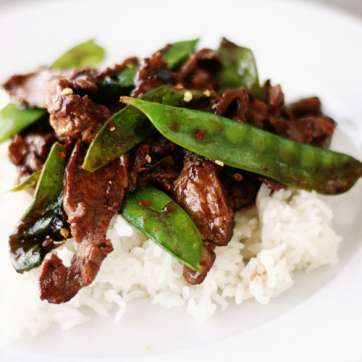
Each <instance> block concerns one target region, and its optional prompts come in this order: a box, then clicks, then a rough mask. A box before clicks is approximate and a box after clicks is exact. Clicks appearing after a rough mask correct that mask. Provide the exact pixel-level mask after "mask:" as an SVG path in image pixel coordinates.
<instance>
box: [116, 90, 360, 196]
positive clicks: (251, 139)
mask: <svg viewBox="0 0 362 362" xmlns="http://www.w3.org/2000/svg"><path fill="white" fill-rule="evenodd" d="M122 101H123V102H125V103H128V104H130V105H132V106H134V107H136V108H138V109H139V110H140V111H142V112H143V113H144V114H145V115H146V116H147V117H148V118H149V119H150V121H151V122H152V123H153V124H154V126H155V127H156V128H157V129H158V130H159V131H160V132H161V133H162V134H163V135H164V136H165V137H166V138H168V139H169V140H171V141H172V142H174V143H176V144H178V145H180V146H182V147H185V148H187V149H188V150H191V151H193V152H196V153H198V154H200V155H202V156H204V157H208V158H210V159H212V160H218V161H221V162H223V163H224V164H225V165H228V166H231V167H235V168H238V169H243V170H247V171H251V172H254V173H257V174H261V175H264V176H268V177H271V178H272V179H275V180H277V181H279V182H281V183H282V184H284V185H287V186H291V187H295V188H300V189H305V190H315V191H317V192H319V193H321V194H331V195H332V194H339V193H342V192H345V191H347V190H349V189H350V188H351V187H352V186H353V185H354V184H355V182H356V181H357V180H358V178H359V177H361V175H362V163H361V162H359V161H358V160H356V159H355V158H353V157H351V156H348V155H345V154H342V153H338V152H334V151H331V150H327V149H323V148H319V147H315V146H310V145H306V144H303V143H299V142H295V141H291V140H288V139H285V138H282V137H279V136H276V135H274V134H272V133H269V132H266V131H263V130H260V129H258V128H256V127H252V126H249V125H247V124H242V123H239V122H235V121H233V120H230V119H228V118H224V117H220V116H217V115H213V114H210V113H205V112H200V111H194V110H190V109H183V108H176V107H170V106H166V105H162V104H156V103H151V102H145V101H142V100H140V99H134V98H129V97H123V99H122Z"/></svg>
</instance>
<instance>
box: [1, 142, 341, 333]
mask: <svg viewBox="0 0 362 362" xmlns="http://www.w3.org/2000/svg"><path fill="white" fill-rule="evenodd" d="M5 147H6V145H4V146H1V148H0V162H1V164H2V170H3V175H6V178H5V177H3V179H2V180H1V185H0V186H1V194H3V192H4V191H6V190H8V189H9V188H10V187H11V186H10V184H11V182H9V180H13V178H14V177H15V175H16V173H15V171H14V167H13V166H12V165H11V164H10V163H9V162H8V161H7V160H6V154H5V153H6V149H5ZM1 197H2V199H1V201H0V209H1V210H2V216H1V217H2V218H4V211H5V212H6V217H7V218H6V225H1V226H2V231H1V238H2V239H3V240H2V243H0V278H1V279H0V296H1V298H0V320H1V327H3V326H6V337H7V338H11V339H16V338H19V337H20V335H21V333H22V332H23V331H24V330H28V331H29V332H30V333H31V334H32V335H37V334H39V333H40V332H41V331H45V330H46V329H48V328H49V327H50V326H51V325H52V324H58V325H59V326H60V327H61V328H62V329H63V330H67V329H70V328H72V327H74V326H75V325H78V324H82V323H85V322H88V321H90V320H91V317H90V316H88V315H87V312H88V313H89V309H87V308H83V307H84V306H87V307H89V308H91V309H93V310H94V311H95V312H96V313H98V314H99V315H101V316H104V317H107V316H109V315H110V312H111V311H113V310H114V309H117V312H116V316H115V319H114V323H118V322H120V323H121V318H122V316H123V315H124V313H125V312H126V308H127V303H129V302H131V301H132V300H133V299H137V298H149V299H150V301H151V303H152V304H159V305H161V306H162V307H165V308H174V307H179V308H184V310H185V311H187V312H188V313H190V314H191V315H192V316H193V317H195V318H197V319H201V320H206V319H208V318H210V317H212V316H213V315H214V314H215V312H216V311H217V310H218V309H220V310H222V311H223V310H225V309H226V308H228V305H229V304H230V303H232V302H233V301H234V302H235V303H236V304H237V305H240V304H242V302H243V301H244V300H246V299H250V298H255V300H256V301H257V302H259V303H262V304H266V303H268V302H269V301H270V299H271V298H273V297H276V296H278V295H279V294H280V293H282V292H283V291H285V290H287V289H288V288H290V287H291V286H292V284H293V276H294V271H295V270H305V271H307V272H310V271H312V270H313V269H315V268H317V267H319V266H321V265H325V264H335V263H337V262H338V256H337V249H338V246H339V243H340V242H341V240H342V238H341V237H340V236H337V235H336V234H335V232H334V231H333V230H332V229H331V227H330V225H331V220H332V217H333V215H332V211H331V209H330V208H329V207H328V206H327V205H326V204H325V203H324V202H323V201H322V200H321V199H320V198H319V197H318V195H317V194H316V193H315V192H311V193H310V192H306V191H300V190H294V189H286V190H281V191H279V192H274V193H271V192H270V190H269V189H268V188H267V187H266V186H262V188H261V190H260V191H259V194H258V197H257V202H256V207H254V208H252V209H250V210H247V211H240V212H238V213H237V214H236V215H235V222H236V226H235V229H234V235H233V238H232V240H231V242H230V243H229V245H228V246H227V247H222V248H217V249H216V254H217V258H216V262H215V265H214V266H213V267H212V269H211V270H210V272H209V274H208V276H207V278H206V279H205V281H204V282H203V283H202V284H201V285H199V286H191V285H188V284H187V283H186V282H185V280H184V279H183V277H182V265H181V264H180V263H179V262H177V261H176V260H175V259H174V258H172V257H171V256H170V255H169V254H168V253H167V252H165V251H164V250H163V249H162V248H160V247H159V246H158V245H156V244H155V243H154V242H152V241H151V240H148V239H147V237H146V236H144V235H143V234H142V233H141V232H139V231H138V230H137V229H135V228H134V227H133V226H132V225H130V224H129V223H128V222H127V221H125V220H124V219H123V218H122V217H120V216H117V217H115V218H114V219H113V220H112V223H111V226H110V228H109V231H108V237H109V238H110V239H111V240H112V243H113V246H114V252H113V253H111V254H110V255H108V257H107V258H106V259H105V260H104V262H103V264H102V267H101V270H100V272H99V274H98V276H97V279H96V281H95V282H94V283H93V284H92V285H91V286H90V287H87V288H84V289H83V290H81V291H80V292H79V293H78V295H77V296H76V297H75V298H73V299H72V300H71V301H70V302H69V303H67V304H62V305H52V304H48V303H47V302H42V301H41V300H40V299H39V291H38V270H32V271H31V272H28V273H24V274H23V275H20V274H17V273H16V272H15V271H14V270H13V268H12V266H11V263H10V261H9V258H8V251H7V234H8V233H9V232H10V231H11V228H12V225H14V224H15V222H16V221H17V219H18V218H19V217H20V216H21V213H22V212H23V210H24V207H26V206H27V205H28V204H29V202H30V201H31V197H30V196H29V194H27V193H26V192H22V193H18V194H14V195H8V194H6V195H5V196H4V195H1ZM14 204H15V205H16V207H15V208H14ZM24 205H25V206H24ZM74 244H75V243H74V241H73V240H72V239H71V240H69V241H68V242H67V243H66V245H65V246H64V247H62V248H60V249H58V250H57V251H56V252H57V253H58V255H59V256H60V257H61V258H62V260H63V261H64V263H65V265H70V260H71V258H72V256H73V255H74V252H75V245H74ZM150 307H151V306H150ZM241 308H242V307H241Z"/></svg>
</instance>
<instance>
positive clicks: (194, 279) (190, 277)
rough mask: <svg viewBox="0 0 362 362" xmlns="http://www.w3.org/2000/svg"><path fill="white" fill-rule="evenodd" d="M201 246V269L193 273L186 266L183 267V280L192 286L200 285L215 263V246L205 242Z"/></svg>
mask: <svg viewBox="0 0 362 362" xmlns="http://www.w3.org/2000/svg"><path fill="white" fill-rule="evenodd" d="M203 244H204V246H203V248H202V256H201V261H200V267H201V269H200V270H199V271H195V270H193V269H191V268H189V267H188V266H186V265H185V266H184V272H183V276H184V278H185V280H186V281H187V282H188V283H189V284H192V285H196V284H201V283H202V282H203V281H204V279H205V278H206V276H207V273H208V272H209V270H210V269H211V267H212V266H213V265H214V263H215V259H216V255H215V252H214V249H215V245H214V244H211V243H209V242H207V241H204V243H203Z"/></svg>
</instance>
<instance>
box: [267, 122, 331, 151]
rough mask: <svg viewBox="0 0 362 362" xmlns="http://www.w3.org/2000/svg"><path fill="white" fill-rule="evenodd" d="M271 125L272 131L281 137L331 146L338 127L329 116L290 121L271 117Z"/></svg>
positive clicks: (320, 145) (321, 145)
mask: <svg viewBox="0 0 362 362" xmlns="http://www.w3.org/2000/svg"><path fill="white" fill-rule="evenodd" d="M270 125H271V127H272V128H271V129H272V131H274V132H275V133H276V134H277V135H279V136H281V137H285V138H289V139H291V140H294V141H298V142H302V143H307V144H313V145H315V146H319V147H328V146H329V143H330V140H331V137H332V135H333V133H334V130H335V127H336V123H335V121H333V119H332V118H330V117H327V116H317V117H315V116H309V117H305V118H300V119H297V120H290V121H286V120H283V119H280V118H274V117H271V118H270Z"/></svg>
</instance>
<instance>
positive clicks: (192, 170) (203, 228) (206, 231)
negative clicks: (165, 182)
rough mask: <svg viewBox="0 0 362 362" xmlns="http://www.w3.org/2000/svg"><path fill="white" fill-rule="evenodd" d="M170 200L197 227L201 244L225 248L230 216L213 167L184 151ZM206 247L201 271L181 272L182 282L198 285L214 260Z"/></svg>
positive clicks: (228, 235)
mask: <svg viewBox="0 0 362 362" xmlns="http://www.w3.org/2000/svg"><path fill="white" fill-rule="evenodd" d="M174 185H175V188H174V194H173V195H174V198H175V200H176V202H177V203H178V204H179V205H180V206H181V207H182V208H183V209H184V210H185V211H186V212H187V214H188V215H189V216H190V218H191V219H192V221H193V222H194V223H195V225H196V227H197V228H198V230H199V232H200V235H201V238H202V239H203V241H204V242H208V243H212V244H213V245H218V246H224V245H227V244H228V243H229V241H230V239H231V237H232V234H233V228H234V225H235V223H234V215H233V211H232V209H231V207H230V205H229V202H228V198H227V194H226V192H225V190H224V187H223V185H222V183H221V182H220V180H219V179H218V176H217V166H216V165H215V164H214V163H213V162H211V161H209V160H207V159H205V158H204V157H202V156H199V155H196V154H194V153H191V152H189V151H186V156H185V160H184V167H183V169H182V171H181V173H180V176H179V178H178V179H177V180H176V181H175V182H174ZM208 245H209V244H206V249H205V247H204V250H203V256H202V261H201V271H199V272H195V271H193V270H191V269H189V268H187V267H185V269H184V276H185V278H186V280H187V281H188V282H189V283H191V284H194V283H201V282H202V281H203V280H204V278H205V277H206V274H207V272H208V271H209V270H210V268H211V266H212V264H213V263H214V261H215V255H214V253H213V249H212V248H210V247H209V246H208Z"/></svg>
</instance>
